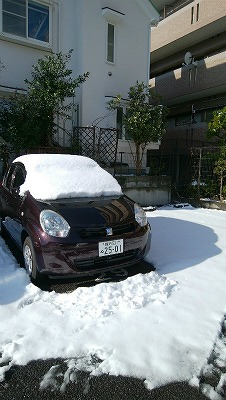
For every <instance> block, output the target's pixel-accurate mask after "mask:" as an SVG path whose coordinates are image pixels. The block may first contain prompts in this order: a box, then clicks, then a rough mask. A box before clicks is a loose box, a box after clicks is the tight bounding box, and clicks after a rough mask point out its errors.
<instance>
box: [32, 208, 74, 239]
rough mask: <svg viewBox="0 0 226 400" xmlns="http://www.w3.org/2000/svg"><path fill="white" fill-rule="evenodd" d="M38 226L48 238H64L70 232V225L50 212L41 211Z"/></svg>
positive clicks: (53, 212) (59, 216)
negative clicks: (39, 225)
mask: <svg viewBox="0 0 226 400" xmlns="http://www.w3.org/2000/svg"><path fill="white" fill-rule="evenodd" d="M39 218H40V224H41V227H42V229H43V231H44V232H45V233H47V234H48V235H49V236H55V237H66V236H68V234H69V232H70V225H69V224H68V223H67V221H65V219H64V218H63V217H62V216H61V215H59V214H57V213H56V212H55V211H52V210H43V211H41V213H40V217H39Z"/></svg>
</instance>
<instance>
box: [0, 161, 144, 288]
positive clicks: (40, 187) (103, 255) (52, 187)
mask: <svg viewBox="0 0 226 400" xmlns="http://www.w3.org/2000/svg"><path fill="white" fill-rule="evenodd" d="M0 203H1V214H2V215H1V218H2V219H1V230H2V232H4V233H7V234H9V235H10V237H11V238H12V239H13V241H14V242H15V243H16V244H17V246H18V247H19V248H20V249H21V251H22V252H23V258H24V266H25V268H26V270H27V272H28V274H29V275H30V277H31V279H32V280H34V281H35V280H40V279H42V278H43V277H45V276H46V275H47V276H49V277H50V278H51V277H52V278H72V277H81V276H85V275H94V274H95V275H96V274H101V273H103V272H106V271H110V270H113V269H118V268H120V267H127V266H130V265H134V264H136V263H138V262H139V260H141V259H142V258H143V256H144V253H145V249H146V246H147V243H150V238H149V235H150V234H151V229H150V226H149V224H148V223H147V218H146V214H145V212H144V210H143V209H142V207H140V206H139V205H138V204H137V203H135V202H134V201H133V200H132V199H130V198H129V197H127V196H126V195H124V194H123V193H122V190H121V187H120V185H119V184H118V182H117V181H116V179H115V178H114V177H113V176H112V175H111V174H109V173H108V172H107V171H105V170H103V169H102V168H101V167H100V166H99V165H98V164H97V163H96V162H95V161H93V160H91V159H90V158H87V157H82V156H77V155H66V154H29V155H24V156H20V157H18V158H16V159H15V160H14V162H13V163H12V164H11V165H10V167H9V169H8V170H7V172H6V173H5V175H4V178H3V182H2V187H1V188H0ZM148 239H149V240H148Z"/></svg>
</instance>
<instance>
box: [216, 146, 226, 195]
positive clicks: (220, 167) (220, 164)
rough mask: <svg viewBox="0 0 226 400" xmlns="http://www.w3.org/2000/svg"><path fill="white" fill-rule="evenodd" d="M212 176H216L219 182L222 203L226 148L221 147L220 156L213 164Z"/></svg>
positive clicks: (225, 173) (225, 171)
mask: <svg viewBox="0 0 226 400" xmlns="http://www.w3.org/2000/svg"><path fill="white" fill-rule="evenodd" d="M213 172H214V174H216V175H218V177H219V181H220V194H219V195H220V201H223V185H224V178H226V146H221V150H220V156H219V158H218V160H217V161H216V162H215V168H214V170H213Z"/></svg>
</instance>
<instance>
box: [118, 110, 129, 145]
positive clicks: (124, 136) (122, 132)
mask: <svg viewBox="0 0 226 400" xmlns="http://www.w3.org/2000/svg"><path fill="white" fill-rule="evenodd" d="M124 113H126V107H125V106H124V107H118V108H117V113H116V128H117V129H118V130H119V139H123V140H133V138H132V135H131V133H130V132H128V131H127V130H126V129H125V127H124V126H123V124H122V120H123V114H124Z"/></svg>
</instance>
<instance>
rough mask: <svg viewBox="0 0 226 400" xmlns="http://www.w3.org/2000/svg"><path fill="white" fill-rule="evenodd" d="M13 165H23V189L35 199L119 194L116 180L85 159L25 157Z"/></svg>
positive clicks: (40, 155)
mask: <svg viewBox="0 0 226 400" xmlns="http://www.w3.org/2000/svg"><path fill="white" fill-rule="evenodd" d="M14 162H21V163H23V164H24V166H25V169H26V171H27V175H26V179H25V182H24V184H23V185H21V187H20V194H21V195H23V194H24V193H25V192H26V191H27V190H29V192H30V193H31V195H32V196H33V197H34V198H36V199H39V200H55V199H60V198H72V197H99V196H115V195H121V194H122V190H121V187H120V185H119V184H118V182H117V181H116V179H115V178H114V177H113V176H112V175H111V174H109V173H108V172H107V171H105V170H104V169H103V168H101V167H100V166H99V165H98V164H97V163H96V162H95V161H94V160H92V159H91V158H88V157H83V156H78V155H70V154H27V155H23V156H20V157H17V158H16V159H15V160H14Z"/></svg>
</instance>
